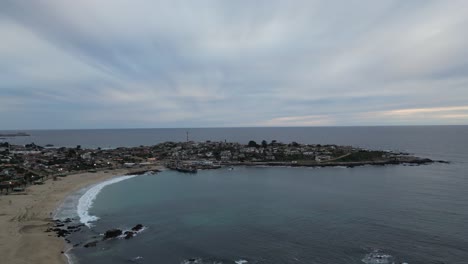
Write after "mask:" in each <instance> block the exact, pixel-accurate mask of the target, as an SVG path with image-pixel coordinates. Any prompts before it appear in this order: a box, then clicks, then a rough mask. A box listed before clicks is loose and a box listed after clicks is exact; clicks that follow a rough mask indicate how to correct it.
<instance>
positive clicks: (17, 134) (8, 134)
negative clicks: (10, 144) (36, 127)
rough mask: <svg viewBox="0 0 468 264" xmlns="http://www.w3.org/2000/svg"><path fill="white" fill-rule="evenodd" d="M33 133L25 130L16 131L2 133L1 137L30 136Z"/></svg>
mask: <svg viewBox="0 0 468 264" xmlns="http://www.w3.org/2000/svg"><path fill="white" fill-rule="evenodd" d="M29 136H31V135H29V134H28V133H25V132H15V133H0V137H4V138H7V137H29Z"/></svg>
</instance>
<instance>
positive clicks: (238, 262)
mask: <svg viewBox="0 0 468 264" xmlns="http://www.w3.org/2000/svg"><path fill="white" fill-rule="evenodd" d="M234 262H235V263H236V264H244V263H247V262H248V261H247V260H245V259H240V260H236V261H234Z"/></svg>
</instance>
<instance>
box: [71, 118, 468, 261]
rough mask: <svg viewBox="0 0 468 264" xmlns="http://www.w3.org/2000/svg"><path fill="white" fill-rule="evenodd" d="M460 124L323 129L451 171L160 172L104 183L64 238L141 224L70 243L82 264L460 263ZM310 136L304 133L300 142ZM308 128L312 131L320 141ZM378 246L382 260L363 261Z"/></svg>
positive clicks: (465, 216)
mask: <svg viewBox="0 0 468 264" xmlns="http://www.w3.org/2000/svg"><path fill="white" fill-rule="evenodd" d="M466 128H467V127H431V128H429V129H427V130H424V129H423V128H422V127H418V128H411V127H410V128H389V129H388V130H385V129H384V128H375V129H374V130H372V129H371V130H370V131H367V132H365V131H364V130H362V129H358V131H354V130H353V128H343V130H339V129H338V128H333V129H331V130H330V131H329V133H328V134H329V135H330V136H329V138H327V140H330V141H333V140H336V141H338V142H336V143H339V144H350V145H361V146H362V145H367V147H369V148H374V149H399V150H406V151H408V152H410V153H415V154H417V155H421V156H424V157H429V158H434V159H445V160H449V161H451V163H450V164H432V165H425V166H402V165H401V166H384V167H378V166H377V167H372V166H365V167H357V168H320V169H313V168H246V167H237V168H235V170H233V171H229V170H227V169H220V170H212V171H200V172H199V173H198V174H196V175H188V174H182V173H178V172H173V171H164V172H161V173H159V174H156V175H143V176H138V177H134V178H131V179H128V180H125V181H121V182H118V183H115V184H112V185H108V186H106V187H104V188H103V189H102V191H101V192H100V193H99V194H98V195H97V197H96V200H95V202H94V204H93V206H92V207H91V209H90V210H89V214H90V215H92V216H97V217H99V220H98V221H96V222H94V226H93V227H92V228H91V229H89V230H86V231H84V232H82V233H79V234H76V235H75V236H74V237H72V238H71V239H72V240H73V242H74V243H75V242H82V241H84V240H86V239H91V237H92V236H97V238H98V239H100V236H99V234H101V233H103V232H104V231H106V230H108V229H110V228H121V229H130V228H131V227H132V226H134V225H135V224H138V223H141V224H143V225H145V226H146V227H147V229H146V230H145V231H143V232H142V233H140V234H138V236H137V237H135V238H133V239H131V240H124V239H116V240H111V241H105V242H100V243H99V244H98V246H97V247H96V248H88V249H85V248H82V247H77V248H75V249H74V250H72V253H73V254H74V256H76V261H77V262H79V263H87V264H88V263H89V264H93V263H103V264H107V263H162V264H166V263H167V264H169V263H176V264H178V263H236V261H237V263H241V262H242V260H245V261H248V262H247V263H269V264H279V263H309V264H310V263H323V264H341V263H343V264H353V263H356V264H357V263H361V264H362V263H368V264H369V263H379V264H384V263H391V262H395V263H402V262H407V263H410V264H414V263H421V264H423V263H424V264H440V263H454V264H462V263H464V264H465V263H468V250H467V249H468V196H467V195H466V194H467V189H468V163H467V161H468V133H465V132H467V131H466V130H467V129H466ZM279 130H280V132H281V131H283V132H285V131H286V130H281V129H279ZM308 131H309V132H310V130H305V131H303V134H304V135H303V137H306V135H307V133H308ZM312 131H314V130H312ZM337 131H338V132H337ZM353 131H354V132H353ZM363 131H364V132H365V133H364V132H363ZM376 131H378V132H379V133H375V132H376ZM280 132H278V131H275V132H274V133H280ZM270 133H273V132H271V131H270ZM314 133H315V132H314ZM314 133H311V134H309V135H318V134H317V133H318V132H316V133H315V134H314ZM320 133H322V132H320ZM320 133H319V134H320ZM290 136H291V135H287V136H285V137H290ZM244 137H246V136H244ZM246 138H247V137H246ZM315 140H317V141H315ZM298 141H300V140H298ZM303 141H306V140H303ZM303 141H301V142H303ZM323 141H324V139H323V138H320V137H316V138H314V137H312V136H311V138H309V139H308V142H309V143H313V142H317V143H323ZM85 191H86V190H85ZM85 191H82V192H81V193H80V195H81V194H83V193H84V192H85ZM77 196H78V197H79V195H77ZM72 200H73V199H72ZM75 200H76V199H75ZM68 208H70V207H68ZM376 250H378V251H379V252H381V253H382V254H387V255H389V258H388V259H387V258H383V257H382V258H374V257H372V256H371V255H369V254H370V253H372V252H374V251H376ZM390 256H391V257H390ZM189 259H193V261H192V262H190V261H189Z"/></svg>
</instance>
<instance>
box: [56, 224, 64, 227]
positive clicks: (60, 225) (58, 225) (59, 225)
mask: <svg viewBox="0 0 468 264" xmlns="http://www.w3.org/2000/svg"><path fill="white" fill-rule="evenodd" d="M55 226H56V227H62V226H65V225H64V224H56V225H55Z"/></svg>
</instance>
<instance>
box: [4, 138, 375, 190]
mask: <svg viewBox="0 0 468 264" xmlns="http://www.w3.org/2000/svg"><path fill="white" fill-rule="evenodd" d="M359 151H362V150H361V149H356V148H352V147H349V146H337V145H307V144H305V145H304V144H298V143H296V142H292V143H289V144H284V143H280V142H276V141H271V142H266V141H262V142H260V143H257V142H255V141H250V142H249V143H248V144H240V143H232V142H211V141H206V142H192V141H189V142H164V143H160V144H157V145H154V146H139V147H131V148H115V149H100V148H97V149H83V148H81V147H80V146H76V147H73V148H65V147H60V148H55V147H53V146H45V147H43V146H38V145H35V144H34V143H31V144H27V145H24V146H22V145H10V144H8V143H0V191H2V189H4V188H7V187H15V186H18V185H24V184H27V183H32V182H36V183H38V184H39V182H38V180H43V179H44V178H47V177H51V176H53V177H59V176H63V175H66V174H69V173H75V172H84V171H89V172H95V171H97V170H108V169H116V168H122V167H134V166H139V165H151V164H155V163H158V164H165V165H166V166H167V167H169V168H176V169H180V168H181V167H182V168H184V167H185V168H187V166H190V168H203V169H206V168H219V167H220V165H229V164H239V163H244V162H245V163H255V162H290V163H297V162H298V161H300V162H311V163H322V162H330V161H333V160H337V159H340V158H342V157H345V156H347V155H350V154H351V153H357V152H359ZM379 155H380V154H379ZM181 164H182V166H181ZM184 164H185V165H184ZM187 164H188V165H187Z"/></svg>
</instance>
